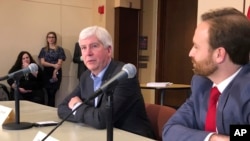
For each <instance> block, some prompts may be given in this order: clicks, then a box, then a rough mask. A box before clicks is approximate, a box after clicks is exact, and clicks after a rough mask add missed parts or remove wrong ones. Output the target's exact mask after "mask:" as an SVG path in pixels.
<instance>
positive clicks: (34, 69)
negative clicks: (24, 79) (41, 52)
mask: <svg viewBox="0 0 250 141" xmlns="http://www.w3.org/2000/svg"><path fill="white" fill-rule="evenodd" d="M29 69H30V72H31V73H33V72H36V71H38V66H37V64H35V63H31V64H30V65H29Z"/></svg>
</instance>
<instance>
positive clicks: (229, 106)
mask: <svg viewBox="0 0 250 141" xmlns="http://www.w3.org/2000/svg"><path fill="white" fill-rule="evenodd" d="M212 85H213V83H212V82H211V81H210V80H209V79H207V78H205V77H202V76H198V75H195V76H194V77H193V79H192V83H191V90H192V95H191V97H190V98H189V99H188V100H187V101H186V102H185V103H184V104H183V105H182V106H181V107H180V108H179V109H178V111H177V112H176V114H174V116H172V117H171V119H170V120H169V121H168V122H167V124H165V126H164V131H163V138H164V140H165V141H177V140H178V141H189V140H190V141H203V140H204V138H205V137H206V136H207V135H208V133H209V132H206V131H204V129H205V126H204V125H205V118H206V114H207V109H208V100H209V91H210V89H211V87H212ZM216 121H217V122H216V124H217V125H216V126H217V130H218V133H219V134H224V135H228V136H229V135H230V131H229V129H230V126H229V125H230V124H250V65H249V64H248V65H245V66H243V68H242V69H241V70H240V72H239V73H238V74H237V76H236V77H235V78H234V79H233V80H232V81H231V82H230V83H229V85H228V86H227V87H226V88H225V90H224V91H223V93H222V94H221V96H220V98H219V101H218V106H217V117H216Z"/></svg>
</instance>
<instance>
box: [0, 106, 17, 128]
mask: <svg viewBox="0 0 250 141" xmlns="http://www.w3.org/2000/svg"><path fill="white" fill-rule="evenodd" d="M14 119H15V114H14V112H13V110H12V108H9V107H5V106H2V105H0V125H3V124H4V123H9V122H13V121H14Z"/></svg>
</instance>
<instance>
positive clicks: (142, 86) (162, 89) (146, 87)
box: [140, 84, 190, 105]
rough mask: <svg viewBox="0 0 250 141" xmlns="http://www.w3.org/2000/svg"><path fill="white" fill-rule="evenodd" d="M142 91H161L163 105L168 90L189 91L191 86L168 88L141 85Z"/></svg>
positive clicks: (178, 85)
mask: <svg viewBox="0 0 250 141" xmlns="http://www.w3.org/2000/svg"><path fill="white" fill-rule="evenodd" d="M140 87H141V89H153V90H159V91H160V104H161V105H163V103H164V96H165V94H166V90H167V89H168V90H183V89H186V90H189V89H190V85H187V84H171V85H168V86H166V87H158V86H157V87H156V86H154V87H153V86H147V84H140Z"/></svg>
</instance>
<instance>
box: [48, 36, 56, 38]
mask: <svg viewBox="0 0 250 141" xmlns="http://www.w3.org/2000/svg"><path fill="white" fill-rule="evenodd" d="M47 38H56V37H54V36H48V37H47Z"/></svg>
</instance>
